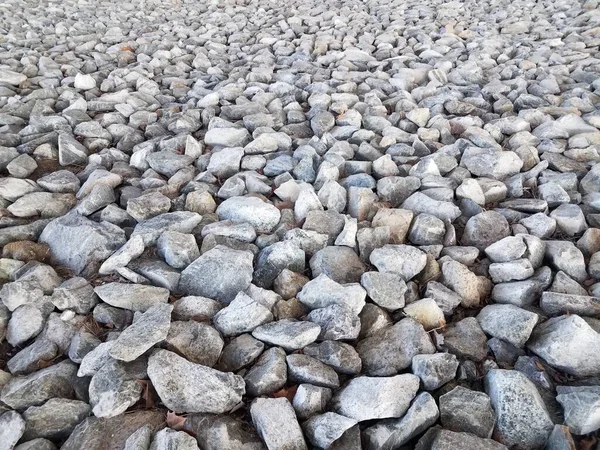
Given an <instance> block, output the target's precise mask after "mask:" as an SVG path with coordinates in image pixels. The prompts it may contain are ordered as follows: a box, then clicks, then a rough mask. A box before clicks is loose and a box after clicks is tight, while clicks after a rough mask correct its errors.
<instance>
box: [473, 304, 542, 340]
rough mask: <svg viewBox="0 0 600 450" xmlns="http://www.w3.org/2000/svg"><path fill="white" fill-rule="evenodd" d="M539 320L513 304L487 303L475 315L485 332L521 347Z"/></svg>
mask: <svg viewBox="0 0 600 450" xmlns="http://www.w3.org/2000/svg"><path fill="white" fill-rule="evenodd" d="M538 321H539V316H538V315H537V314H535V313H532V312H530V311H527V310H525V309H522V308H519V307H518V306H514V305H487V306H486V307H484V308H483V309H482V310H481V312H480V313H479V314H478V315H477V322H479V325H480V326H481V328H482V330H483V331H485V332H486V333H487V334H489V335H491V336H493V337H496V338H498V339H502V340H504V341H506V342H509V343H511V344H512V345H514V346H515V347H523V346H524V345H525V343H526V342H527V340H528V339H529V336H531V333H532V331H533V329H534V327H535V326H536V324H537V323H538Z"/></svg>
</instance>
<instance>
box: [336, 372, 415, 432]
mask: <svg viewBox="0 0 600 450" xmlns="http://www.w3.org/2000/svg"><path fill="white" fill-rule="evenodd" d="M418 390H419V378H418V377H416V376H415V375H412V374H403V375H396V376H393V377H379V378H374V377H357V378H354V379H352V380H351V381H350V382H349V383H348V384H347V385H346V386H345V387H343V388H342V389H340V390H339V391H338V392H337V393H336V395H335V396H334V398H333V399H332V403H331V407H332V409H333V410H334V411H335V412H337V413H338V414H341V415H343V416H346V417H349V418H351V419H354V420H357V421H358V422H362V421H365V420H372V419H386V418H393V417H402V416H403V415H404V414H405V413H406V411H407V410H408V408H409V406H410V402H411V401H412V399H413V398H414V397H415V395H416V394H417V391H418Z"/></svg>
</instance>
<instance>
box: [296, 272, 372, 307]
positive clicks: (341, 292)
mask: <svg viewBox="0 0 600 450" xmlns="http://www.w3.org/2000/svg"><path fill="white" fill-rule="evenodd" d="M366 295H367V294H366V292H365V290H364V289H363V288H362V287H361V286H358V285H344V286H343V285H341V284H339V283H337V282H336V281H334V280H332V279H331V278H329V277H328V276H327V275H325V274H321V275H319V276H317V277H315V278H313V279H312V280H310V281H309V282H308V283H306V284H305V285H304V286H303V288H302V290H301V291H300V292H299V293H298V296H297V297H298V300H300V301H301V302H302V303H303V304H304V305H306V306H307V307H309V308H311V309H318V308H324V307H326V306H330V305H342V306H346V307H347V308H349V309H351V310H352V311H353V312H354V313H356V314H358V313H360V311H361V310H362V309H363V307H364V306H365V298H366Z"/></svg>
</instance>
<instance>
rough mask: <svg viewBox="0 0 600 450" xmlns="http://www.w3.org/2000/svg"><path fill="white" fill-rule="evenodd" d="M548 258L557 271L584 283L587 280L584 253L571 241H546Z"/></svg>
mask: <svg viewBox="0 0 600 450" xmlns="http://www.w3.org/2000/svg"><path fill="white" fill-rule="evenodd" d="M546 258H547V259H548V261H550V264H551V265H552V266H554V267H555V268H556V269H557V270H562V271H563V272H565V273H566V274H567V275H569V276H570V277H571V278H573V279H575V280H577V281H579V282H582V281H584V280H586V279H587V277H588V275H587V271H586V269H585V260H584V258H583V253H581V250H579V249H578V248H577V247H575V245H574V244H573V243H572V242H569V241H546Z"/></svg>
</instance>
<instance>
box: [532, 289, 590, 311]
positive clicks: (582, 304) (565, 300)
mask: <svg viewBox="0 0 600 450" xmlns="http://www.w3.org/2000/svg"><path fill="white" fill-rule="evenodd" d="M540 308H541V309H542V311H544V312H545V313H546V314H548V315H551V316H557V315H562V314H578V315H580V316H588V317H598V316H600V298H599V297H591V296H589V295H573V294H562V293H559V292H543V293H542V298H541V299H540Z"/></svg>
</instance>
